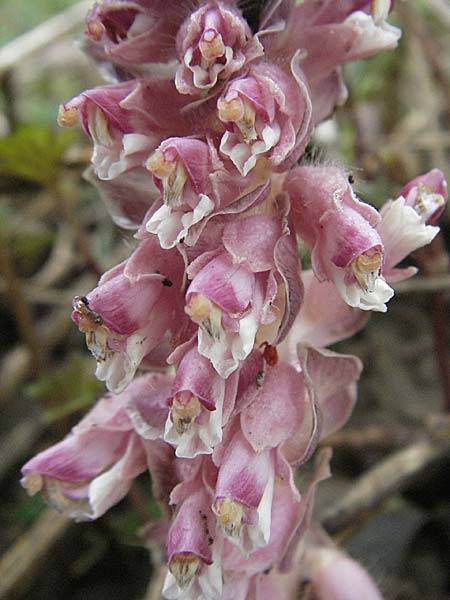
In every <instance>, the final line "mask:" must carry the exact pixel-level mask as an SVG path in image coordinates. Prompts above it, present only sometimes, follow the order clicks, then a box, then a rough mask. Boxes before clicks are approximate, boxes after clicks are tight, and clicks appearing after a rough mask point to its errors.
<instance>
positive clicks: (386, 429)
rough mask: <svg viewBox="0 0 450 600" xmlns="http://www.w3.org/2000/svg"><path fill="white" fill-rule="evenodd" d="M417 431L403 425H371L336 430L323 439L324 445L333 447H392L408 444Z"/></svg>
mask: <svg viewBox="0 0 450 600" xmlns="http://www.w3.org/2000/svg"><path fill="white" fill-rule="evenodd" d="M414 433H416V432H414V431H412V430H411V428H409V427H404V426H401V425H394V426H386V425H369V426H368V427H364V428H362V429H361V428H358V429H344V430H343V431H336V432H335V433H333V434H331V435H329V436H328V437H326V438H325V439H324V440H323V445H324V446H331V447H332V448H352V449H355V450H357V449H361V448H371V447H375V448H380V449H386V450H387V449H391V448H398V447H402V446H406V445H407V444H408V442H410V441H411V435H412V434H414Z"/></svg>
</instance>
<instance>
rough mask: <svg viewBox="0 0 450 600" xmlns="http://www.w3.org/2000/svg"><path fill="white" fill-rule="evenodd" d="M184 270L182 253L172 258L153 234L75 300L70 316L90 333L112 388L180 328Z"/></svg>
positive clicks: (127, 379)
mask: <svg viewBox="0 0 450 600" xmlns="http://www.w3.org/2000/svg"><path fill="white" fill-rule="evenodd" d="M183 270H184V265H183V262H182V259H181V257H180V256H179V254H178V253H176V252H175V251H172V252H171V257H170V259H169V260H168V256H167V254H166V253H165V252H163V251H162V250H161V249H160V247H159V245H158V243H157V242H156V241H155V238H149V239H148V240H146V241H144V242H142V243H141V245H140V246H139V247H138V248H137V249H136V250H135V251H134V253H133V254H132V255H131V256H130V258H129V259H128V260H127V261H125V262H123V263H121V264H120V265H118V266H117V267H114V268H113V269H111V270H110V271H108V272H107V273H105V275H103V277H102V278H101V279H100V281H99V285H98V287H97V288H95V289H94V290H92V291H91V292H89V294H87V296H86V297H76V298H75V299H74V304H73V313H72V318H73V320H74V321H75V322H76V323H77V324H78V327H79V329H80V331H82V332H83V333H85V334H86V342H87V345H88V347H89V349H90V351H91V352H92V354H93V356H94V358H95V359H96V361H97V370H96V376H97V378H98V379H100V380H101V381H106V384H107V387H108V389H110V390H111V391H114V392H116V393H118V392H120V391H122V390H123V389H125V387H126V386H127V385H128V383H129V382H130V381H131V380H132V378H133V376H134V374H135V372H136V369H137V368H138V367H139V365H140V364H141V361H142V360H143V359H144V358H145V357H147V355H149V353H150V352H151V351H152V350H154V349H155V348H156V347H157V346H158V344H161V343H162V342H163V341H164V340H165V339H166V340H167V339H168V340H169V341H170V337H173V336H175V334H177V335H179V333H180V331H182V324H183V312H182V305H181V302H182V295H181V294H180V288H181V285H182V278H183ZM161 306H164V310H163V311H161V308H160V307H161ZM169 353H170V350H169V351H168V352H167V355H168V354H169ZM167 355H166V357H167Z"/></svg>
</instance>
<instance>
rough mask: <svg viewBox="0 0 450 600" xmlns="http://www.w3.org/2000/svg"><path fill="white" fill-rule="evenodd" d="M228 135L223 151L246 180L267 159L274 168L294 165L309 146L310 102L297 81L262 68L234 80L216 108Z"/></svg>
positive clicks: (271, 67)
mask: <svg viewBox="0 0 450 600" xmlns="http://www.w3.org/2000/svg"><path fill="white" fill-rule="evenodd" d="M217 112H218V117H219V119H220V120H221V121H222V123H223V124H224V125H225V128H226V131H225V133H224V134H223V136H222V139H221V142H220V151H221V153H222V154H223V155H224V156H227V157H229V158H230V160H231V161H232V162H233V164H234V165H235V166H236V168H237V169H238V171H239V172H240V173H241V174H242V175H244V176H245V175H247V174H248V173H249V172H250V171H251V170H252V169H254V168H255V166H256V164H257V161H258V160H261V159H268V160H269V161H270V163H271V165H272V166H273V167H278V166H279V165H281V164H283V163H285V162H286V161H287V159H288V158H290V160H291V161H292V162H294V161H295V158H296V156H298V153H299V152H300V153H301V151H302V150H303V149H304V147H305V146H306V143H307V142H308V140H309V134H310V129H309V121H310V100H309V96H308V92H307V89H306V86H305V85H304V84H303V82H302V81H301V79H300V76H299V78H298V79H297V78H293V77H288V76H287V75H286V74H285V73H284V72H283V71H282V70H281V69H279V68H277V67H275V66H273V65H267V64H262V63H258V64H256V65H252V66H250V69H249V73H248V75H245V76H243V77H240V78H238V79H234V80H232V81H231V82H230V83H229V84H228V86H227V87H226V89H225V91H224V93H223V94H222V95H221V96H220V98H219V100H218V102H217Z"/></svg>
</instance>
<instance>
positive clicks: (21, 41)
mask: <svg viewBox="0 0 450 600" xmlns="http://www.w3.org/2000/svg"><path fill="white" fill-rule="evenodd" d="M91 4H92V3H91V2H90V1H89V0H83V2H78V3H77V4H75V5H74V6H71V7H70V8H68V9H67V10H65V11H63V12H61V13H59V14H57V15H55V16H54V17H52V18H51V19H48V20H47V21H45V22H44V23H41V24H40V25H38V26H37V27H35V28H34V29H32V30H31V31H28V32H27V33H24V34H23V35H21V36H19V37H17V38H15V39H14V40H13V41H12V42H10V43H9V44H6V46H3V48H1V49H0V74H1V73H4V72H5V71H10V70H11V69H13V68H14V67H16V66H17V65H18V64H19V63H22V62H23V61H24V60H27V59H29V58H31V57H35V56H36V54H37V53H39V52H41V51H42V50H45V48H48V47H49V46H51V45H52V44H54V43H55V42H57V41H59V40H60V39H61V38H63V37H65V36H66V35H69V34H71V33H73V32H74V31H76V30H78V29H80V28H81V27H82V26H83V23H84V20H85V18H86V13H87V11H88V10H89V8H90V5H91Z"/></svg>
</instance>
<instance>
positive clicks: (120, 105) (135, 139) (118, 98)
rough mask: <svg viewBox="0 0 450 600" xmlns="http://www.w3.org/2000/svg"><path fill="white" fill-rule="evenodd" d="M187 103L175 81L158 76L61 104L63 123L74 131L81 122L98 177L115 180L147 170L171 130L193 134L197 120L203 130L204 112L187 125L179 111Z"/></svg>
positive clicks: (116, 85) (102, 89) (129, 82)
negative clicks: (149, 158)
mask: <svg viewBox="0 0 450 600" xmlns="http://www.w3.org/2000/svg"><path fill="white" fill-rule="evenodd" d="M186 104H187V102H186V101H185V100H184V98H183V96H180V94H178V92H177V91H176V88H175V85H174V83H173V81H171V80H170V79H166V78H163V77H161V76H153V77H148V78H147V79H138V80H130V81H125V82H123V83H118V84H114V85H108V86H102V87H98V88H94V89H91V90H86V91H85V92H83V93H81V94H80V95H79V96H76V97H75V98H73V99H72V100H70V101H69V102H66V103H65V104H63V105H61V107H60V111H59V115H58V122H59V124H60V125H62V126H64V127H72V126H74V125H76V124H77V122H78V121H80V123H81V125H82V127H83V129H84V130H85V132H86V133H87V134H88V135H89V136H90V137H91V139H92V141H93V143H94V147H93V152H92V158H91V161H92V164H93V167H94V170H95V173H96V175H97V176H98V177H99V178H100V179H104V180H110V179H114V178H115V177H118V176H119V175H120V174H122V173H124V172H126V171H129V170H130V169H134V168H140V167H142V166H143V165H144V163H145V161H146V159H147V158H148V156H149V154H150V153H151V152H152V151H153V150H154V149H155V148H156V147H157V146H158V144H159V143H160V142H161V141H162V140H163V139H164V138H166V137H167V136H168V134H169V131H171V132H172V133H173V134H175V135H188V134H190V133H192V126H193V122H194V121H195V122H196V123H197V126H198V129H199V130H201V131H203V130H204V129H205V124H204V121H203V119H204V113H203V112H201V111H200V112H199V111H197V112H196V113H195V117H192V119H191V120H190V121H189V122H188V121H187V120H186V118H185V117H183V115H182V114H181V113H180V111H181V109H182V108H183V107H185V106H186ZM205 110H206V109H205Z"/></svg>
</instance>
